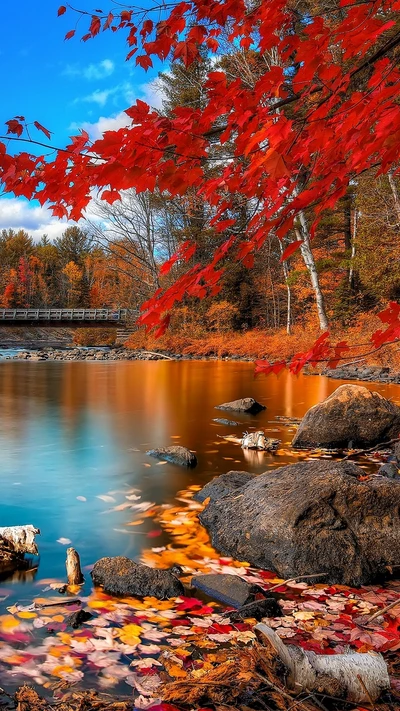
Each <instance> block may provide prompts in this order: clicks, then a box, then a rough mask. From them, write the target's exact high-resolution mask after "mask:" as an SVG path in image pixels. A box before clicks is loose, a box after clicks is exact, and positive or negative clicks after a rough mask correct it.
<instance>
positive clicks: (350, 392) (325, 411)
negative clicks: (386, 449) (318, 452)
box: [292, 384, 400, 449]
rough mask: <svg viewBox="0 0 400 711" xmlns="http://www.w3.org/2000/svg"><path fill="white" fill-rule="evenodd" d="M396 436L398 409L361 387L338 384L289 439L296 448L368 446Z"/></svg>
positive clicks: (306, 416) (307, 414) (399, 414)
mask: <svg viewBox="0 0 400 711" xmlns="http://www.w3.org/2000/svg"><path fill="white" fill-rule="evenodd" d="M399 433H400V408H399V407H398V406H397V405H395V404H394V403H393V402H391V401H390V400H386V398H384V397H383V396H382V395H380V394H379V393H377V392H371V391H370V390H367V388H365V387H363V386H361V385H350V384H346V385H341V386H340V387H338V388H337V389H336V390H335V391H334V392H333V393H332V395H330V396H329V397H328V398H326V400H324V401H323V402H321V403H319V404H318V405H314V407H312V408H311V409H310V410H308V412H307V413H306V414H305V416H304V417H303V419H302V421H301V423H300V425H299V428H298V430H297V432H296V434H295V436H294V438H293V441H292V446H293V447H298V448H307V447H326V448H332V449H336V448H352V447H371V446H373V445H374V444H378V443H381V442H385V441H389V440H390V439H393V438H394V437H397V435H398V434H399Z"/></svg>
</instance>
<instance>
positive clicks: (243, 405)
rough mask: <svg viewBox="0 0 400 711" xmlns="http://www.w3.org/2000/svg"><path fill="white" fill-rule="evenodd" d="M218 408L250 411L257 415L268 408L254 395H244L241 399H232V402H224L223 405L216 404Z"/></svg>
mask: <svg viewBox="0 0 400 711" xmlns="http://www.w3.org/2000/svg"><path fill="white" fill-rule="evenodd" d="M216 409H217V410H231V411H232V412H248V413H250V414H252V415H256V414H257V413H258V412H261V410H265V409H266V408H265V406H264V405H260V403H259V402H257V400H254V398H252V397H243V398H241V399H240V400H232V401H231V402H224V403H222V405H216Z"/></svg>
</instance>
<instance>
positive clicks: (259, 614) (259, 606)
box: [229, 597, 283, 622]
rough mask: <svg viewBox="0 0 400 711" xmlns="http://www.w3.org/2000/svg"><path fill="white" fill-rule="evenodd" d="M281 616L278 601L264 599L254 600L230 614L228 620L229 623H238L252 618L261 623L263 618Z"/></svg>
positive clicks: (271, 598) (270, 598) (268, 598)
mask: <svg viewBox="0 0 400 711" xmlns="http://www.w3.org/2000/svg"><path fill="white" fill-rule="evenodd" d="M282 614H283V613H282V608H281V607H280V605H279V603H278V601H277V600H276V599H275V598H274V597H266V598H264V599H263V600H255V601H254V602H251V603H249V604H247V605H246V606H245V607H242V608H239V609H238V610H236V611H235V612H230V613H229V619H230V621H231V622H240V621H241V620H246V619H247V618H249V617H254V618H255V619H256V620H257V621H258V622H261V620H262V619H263V618H264V617H282Z"/></svg>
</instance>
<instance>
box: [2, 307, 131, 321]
mask: <svg viewBox="0 0 400 711" xmlns="http://www.w3.org/2000/svg"><path fill="white" fill-rule="evenodd" d="M128 311H129V310H128V309H0V321H114V322H115V321H125V320H126V319H127V317H128Z"/></svg>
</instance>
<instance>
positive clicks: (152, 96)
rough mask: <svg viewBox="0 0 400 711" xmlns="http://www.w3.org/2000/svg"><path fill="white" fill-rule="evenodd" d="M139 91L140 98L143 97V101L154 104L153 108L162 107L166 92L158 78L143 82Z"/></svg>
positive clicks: (150, 104)
mask: <svg viewBox="0 0 400 711" xmlns="http://www.w3.org/2000/svg"><path fill="white" fill-rule="evenodd" d="M138 93H139V99H143V101H145V102H146V103H147V104H149V106H152V107H153V109H161V107H162V102H163V99H164V93H163V90H162V86H161V82H160V81H159V79H158V78H156V79H153V80H152V81H149V82H147V84H141V85H140V86H139V92H138ZM135 98H136V97H135ZM132 103H133V102H132Z"/></svg>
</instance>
